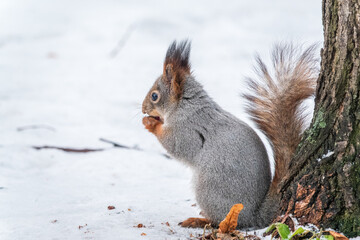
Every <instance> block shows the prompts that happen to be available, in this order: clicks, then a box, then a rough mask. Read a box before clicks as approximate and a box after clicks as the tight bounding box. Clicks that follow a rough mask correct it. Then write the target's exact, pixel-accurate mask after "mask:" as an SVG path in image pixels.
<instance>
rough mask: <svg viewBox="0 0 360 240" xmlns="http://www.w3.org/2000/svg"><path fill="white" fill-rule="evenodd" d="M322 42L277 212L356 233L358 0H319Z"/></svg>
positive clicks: (359, 214)
mask: <svg viewBox="0 0 360 240" xmlns="http://www.w3.org/2000/svg"><path fill="white" fill-rule="evenodd" d="M322 8H323V25H324V47H323V49H322V51H321V70H320V75H319V78H318V86H317V92H316V99H315V112H314V117H313V120H312V123H311V126H310V128H309V129H308V130H307V131H306V132H305V133H304V136H303V139H302V141H301V143H300V145H299V146H298V149H297V153H296V154H295V156H294V158H293V161H292V166H291V167H290V169H291V171H290V172H289V173H288V175H287V177H286V179H285V181H283V185H282V190H281V196H282V197H281V199H282V200H281V208H280V211H281V213H282V214H285V213H288V214H293V216H295V217H297V218H298V220H299V221H300V223H313V224H315V225H317V226H320V227H331V228H334V229H337V230H338V231H340V232H343V233H344V234H346V235H347V236H349V237H352V236H358V235H360V75H359V70H360V68H359V65H360V0H323V4H322Z"/></svg>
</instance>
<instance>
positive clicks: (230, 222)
mask: <svg viewBox="0 0 360 240" xmlns="http://www.w3.org/2000/svg"><path fill="white" fill-rule="evenodd" d="M243 208H244V205H242V204H241V203H239V204H235V205H233V206H232V207H231V209H230V212H229V213H228V215H227V216H226V218H225V219H224V220H223V221H222V222H221V223H220V224H219V232H222V233H228V232H232V231H234V230H235V229H236V226H237V221H238V216H239V213H240V212H241V210H242V209H243Z"/></svg>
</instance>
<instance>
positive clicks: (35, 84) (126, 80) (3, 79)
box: [0, 0, 322, 240]
mask: <svg viewBox="0 0 360 240" xmlns="http://www.w3.org/2000/svg"><path fill="white" fill-rule="evenodd" d="M184 38H189V39H191V40H192V46H193V48H192V56H191V62H192V66H193V70H194V74H195V76H196V77H197V79H198V80H199V81H200V82H201V83H203V85H204V86H205V88H206V89H207V90H208V92H209V94H210V95H211V96H212V97H213V98H214V99H215V100H216V101H217V102H218V103H219V104H220V105H221V106H223V107H224V108H225V109H226V110H228V111H230V112H232V113H234V114H235V115H237V116H239V117H241V118H243V119H244V118H245V116H244V113H243V110H242V107H243V105H242V100H241V98H239V93H240V92H241V91H242V89H243V81H242V80H243V77H244V76H246V75H249V74H251V71H252V64H253V63H254V61H253V56H254V53H255V52H258V53H260V55H265V56H266V55H267V53H268V52H269V50H270V48H271V46H272V45H273V44H274V43H275V42H276V41H294V42H295V43H304V42H305V45H308V44H312V43H313V42H320V43H321V42H322V23H321V3H320V1H313V0H305V1H297V2H296V1H287V0H277V1H267V0H261V1H236V0H232V1H226V2H218V1H205V0H202V1H189V0H184V1H176V2H174V1H165V0H159V1H145V0H140V1H115V0H103V1H89V0H87V1H85V0H76V1H74V0H72V1H70V0H63V1H46V0H2V1H0V123H1V124H0V239H5V240H7V239H186V238H189V237H190V234H193V235H194V236H196V235H197V234H201V233H202V230H201V229H198V230H193V229H182V228H180V227H178V226H177V223H178V222H180V221H182V220H184V219H186V218H187V217H196V216H199V211H200V210H199V209H198V208H197V207H193V206H192V204H194V203H195V198H194V194H193V191H192V189H191V172H190V170H189V169H187V168H186V167H185V166H183V165H182V164H181V163H179V162H177V161H176V160H173V159H170V160H169V159H167V158H165V157H163V156H162V155H161V154H159V153H164V150H163V149H162V147H161V146H160V144H159V143H158V142H157V140H156V139H155V137H153V136H152V135H151V134H149V133H148V132H146V131H145V130H144V129H143V126H142V124H141V118H142V114H141V102H142V100H143V97H144V96H145V94H146V93H147V91H148V89H149V88H150V86H151V85H152V83H153V81H154V79H155V78H156V77H157V76H158V75H159V74H161V72H162V61H163V58H164V55H165V51H166V49H167V47H168V45H169V44H170V43H171V41H172V40H174V39H178V40H181V39H184ZM265 58H266V57H265ZM34 126H35V127H34ZM24 127H25V129H23V128H24ZM19 128H20V129H19ZM101 137H102V138H106V139H109V140H112V141H116V142H118V143H120V144H124V145H127V146H138V147H139V148H141V149H143V150H144V151H137V150H127V149H122V148H112V147H111V145H110V144H107V143H104V142H101V141H99V138H101ZM43 145H52V146H59V147H71V148H106V149H107V150H104V151H99V152H92V153H66V152H62V151H59V150H51V149H44V150H35V149H33V148H32V146H43ZM109 205H112V206H115V209H114V210H108V209H107V207H108V206H109ZM129 209H131V210H129ZM54 220H56V221H54ZM166 222H168V223H169V224H170V226H167V225H166ZM139 223H142V224H144V225H145V226H146V228H137V227H134V226H137V225H138V224H139ZM79 226H84V227H82V228H80V229H79ZM142 233H145V234H146V236H141V234H142Z"/></svg>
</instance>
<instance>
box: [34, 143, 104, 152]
mask: <svg viewBox="0 0 360 240" xmlns="http://www.w3.org/2000/svg"><path fill="white" fill-rule="evenodd" d="M33 148H35V149H36V150H42V149H56V150H61V151H64V152H73V153H88V152H98V151H103V150H105V149H104V148H66V147H56V146H46V145H45V146H33Z"/></svg>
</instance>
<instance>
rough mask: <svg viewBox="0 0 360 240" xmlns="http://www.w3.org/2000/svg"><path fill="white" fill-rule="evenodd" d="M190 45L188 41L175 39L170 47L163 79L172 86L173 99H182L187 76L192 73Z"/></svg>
mask: <svg viewBox="0 0 360 240" xmlns="http://www.w3.org/2000/svg"><path fill="white" fill-rule="evenodd" d="M190 46H191V44H190V43H189V42H188V41H182V42H180V43H179V44H177V43H176V41H174V42H173V43H172V44H171V45H170V46H169V48H168V50H167V53H166V57H165V61H164V70H163V79H164V80H165V82H166V83H167V84H168V85H169V86H170V88H171V95H172V99H173V100H175V101H178V100H180V98H181V96H182V94H183V91H184V84H185V81H186V76H187V75H189V74H190V63H189V56H190Z"/></svg>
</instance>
